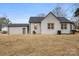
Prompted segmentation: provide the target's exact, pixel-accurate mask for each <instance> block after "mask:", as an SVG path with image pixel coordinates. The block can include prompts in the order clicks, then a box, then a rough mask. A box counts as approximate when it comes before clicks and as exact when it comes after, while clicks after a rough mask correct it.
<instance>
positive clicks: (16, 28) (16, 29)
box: [8, 24, 29, 35]
mask: <svg viewBox="0 0 79 59" xmlns="http://www.w3.org/2000/svg"><path fill="white" fill-rule="evenodd" d="M28 33H29V24H9V25H8V34H12V35H13V34H16V35H17V34H18V35H20V34H28Z"/></svg>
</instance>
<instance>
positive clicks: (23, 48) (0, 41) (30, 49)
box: [0, 33, 79, 56]
mask: <svg viewBox="0 0 79 59" xmlns="http://www.w3.org/2000/svg"><path fill="white" fill-rule="evenodd" d="M0 55H1V56H4V55H7V56H28V55H31V56H32V55H34V56H39V55H40V56H54V55H56V56H60V55H66V56H68V55H69V56H71V55H73V56H75V55H79V33H76V34H74V35H73V34H70V35H2V34H0Z"/></svg>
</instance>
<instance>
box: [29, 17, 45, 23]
mask: <svg viewBox="0 0 79 59" xmlns="http://www.w3.org/2000/svg"><path fill="white" fill-rule="evenodd" d="M44 18H45V17H30V20H29V22H30V23H40V22H41V21H42V20H43V19H44Z"/></svg>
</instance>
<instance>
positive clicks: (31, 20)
mask: <svg viewBox="0 0 79 59" xmlns="http://www.w3.org/2000/svg"><path fill="white" fill-rule="evenodd" d="M49 14H52V15H53V16H55V15H54V14H53V13H52V12H49V13H48V14H47V16H48V15H49ZM47 16H46V17H47ZM55 17H56V16H55ZM44 18H45V17H30V20H29V22H30V23H41V21H42V20H43V19H44ZM56 18H57V19H58V20H59V21H60V22H61V23H63V22H66V23H71V21H69V20H68V19H66V18H64V17H56Z"/></svg>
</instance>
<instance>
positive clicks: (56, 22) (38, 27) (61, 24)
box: [29, 12, 75, 34]
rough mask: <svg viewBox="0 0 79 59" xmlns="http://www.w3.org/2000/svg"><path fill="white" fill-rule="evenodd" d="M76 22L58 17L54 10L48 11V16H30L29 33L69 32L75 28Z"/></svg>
mask: <svg viewBox="0 0 79 59" xmlns="http://www.w3.org/2000/svg"><path fill="white" fill-rule="evenodd" d="M74 29H75V27H74V24H73V23H72V22H71V21H69V20H67V19H66V18H64V17H56V16H55V15H54V14H53V13H52V12H50V13H48V15H47V16H46V17H30V20H29V31H30V32H29V33H30V34H34V33H36V34H57V33H58V31H61V33H66V34H69V33H71V30H74Z"/></svg>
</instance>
